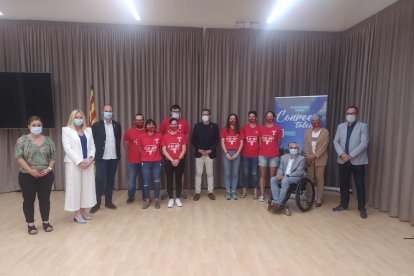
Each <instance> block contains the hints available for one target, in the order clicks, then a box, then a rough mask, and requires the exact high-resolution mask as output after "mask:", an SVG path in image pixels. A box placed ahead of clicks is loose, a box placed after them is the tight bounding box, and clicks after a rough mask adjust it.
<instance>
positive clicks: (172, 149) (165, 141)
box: [162, 133, 187, 159]
mask: <svg viewBox="0 0 414 276" xmlns="http://www.w3.org/2000/svg"><path fill="white" fill-rule="evenodd" d="M185 144H187V140H186V139H185V135H184V134H182V133H177V134H175V135H172V134H170V133H166V134H164V135H163V136H162V145H163V146H165V149H166V150H167V152H168V154H169V155H170V156H171V157H172V158H173V159H178V157H180V154H181V152H182V151H183V145H185Z"/></svg>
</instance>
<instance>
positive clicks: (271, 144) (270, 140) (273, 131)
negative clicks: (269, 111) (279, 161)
mask: <svg viewBox="0 0 414 276" xmlns="http://www.w3.org/2000/svg"><path fill="white" fill-rule="evenodd" d="M281 139H282V129H281V128H280V127H279V126H277V125H274V126H272V127H267V126H266V125H263V126H260V140H261V144H260V152H259V155H261V156H265V157H278V156H279V145H278V144H276V142H277V140H281Z"/></svg>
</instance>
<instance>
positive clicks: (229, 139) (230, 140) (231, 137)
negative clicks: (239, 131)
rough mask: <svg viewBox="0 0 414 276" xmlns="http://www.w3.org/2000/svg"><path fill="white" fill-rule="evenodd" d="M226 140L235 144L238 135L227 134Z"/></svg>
mask: <svg viewBox="0 0 414 276" xmlns="http://www.w3.org/2000/svg"><path fill="white" fill-rule="evenodd" d="M226 141H227V143H230V144H231V145H233V144H234V143H236V141H237V136H227V137H226Z"/></svg>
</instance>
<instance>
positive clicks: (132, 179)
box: [128, 163, 144, 199]
mask: <svg viewBox="0 0 414 276" xmlns="http://www.w3.org/2000/svg"><path fill="white" fill-rule="evenodd" d="M141 166H142V163H128V197H129V198H134V197H135V193H136V191H137V185H136V182H137V176H138V178H139V185H140V186H141V189H142V184H143V183H142V182H143V179H142V170H141ZM142 198H143V199H144V193H142Z"/></svg>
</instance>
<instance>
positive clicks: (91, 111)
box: [89, 86, 96, 127]
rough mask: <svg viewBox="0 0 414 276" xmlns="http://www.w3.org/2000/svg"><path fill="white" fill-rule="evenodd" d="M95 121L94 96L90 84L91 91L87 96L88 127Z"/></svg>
mask: <svg viewBox="0 0 414 276" xmlns="http://www.w3.org/2000/svg"><path fill="white" fill-rule="evenodd" d="M95 122H96V112H95V98H94V96H93V86H91V92H90V96H89V127H91V126H92V125H93V124H94V123H95Z"/></svg>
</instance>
